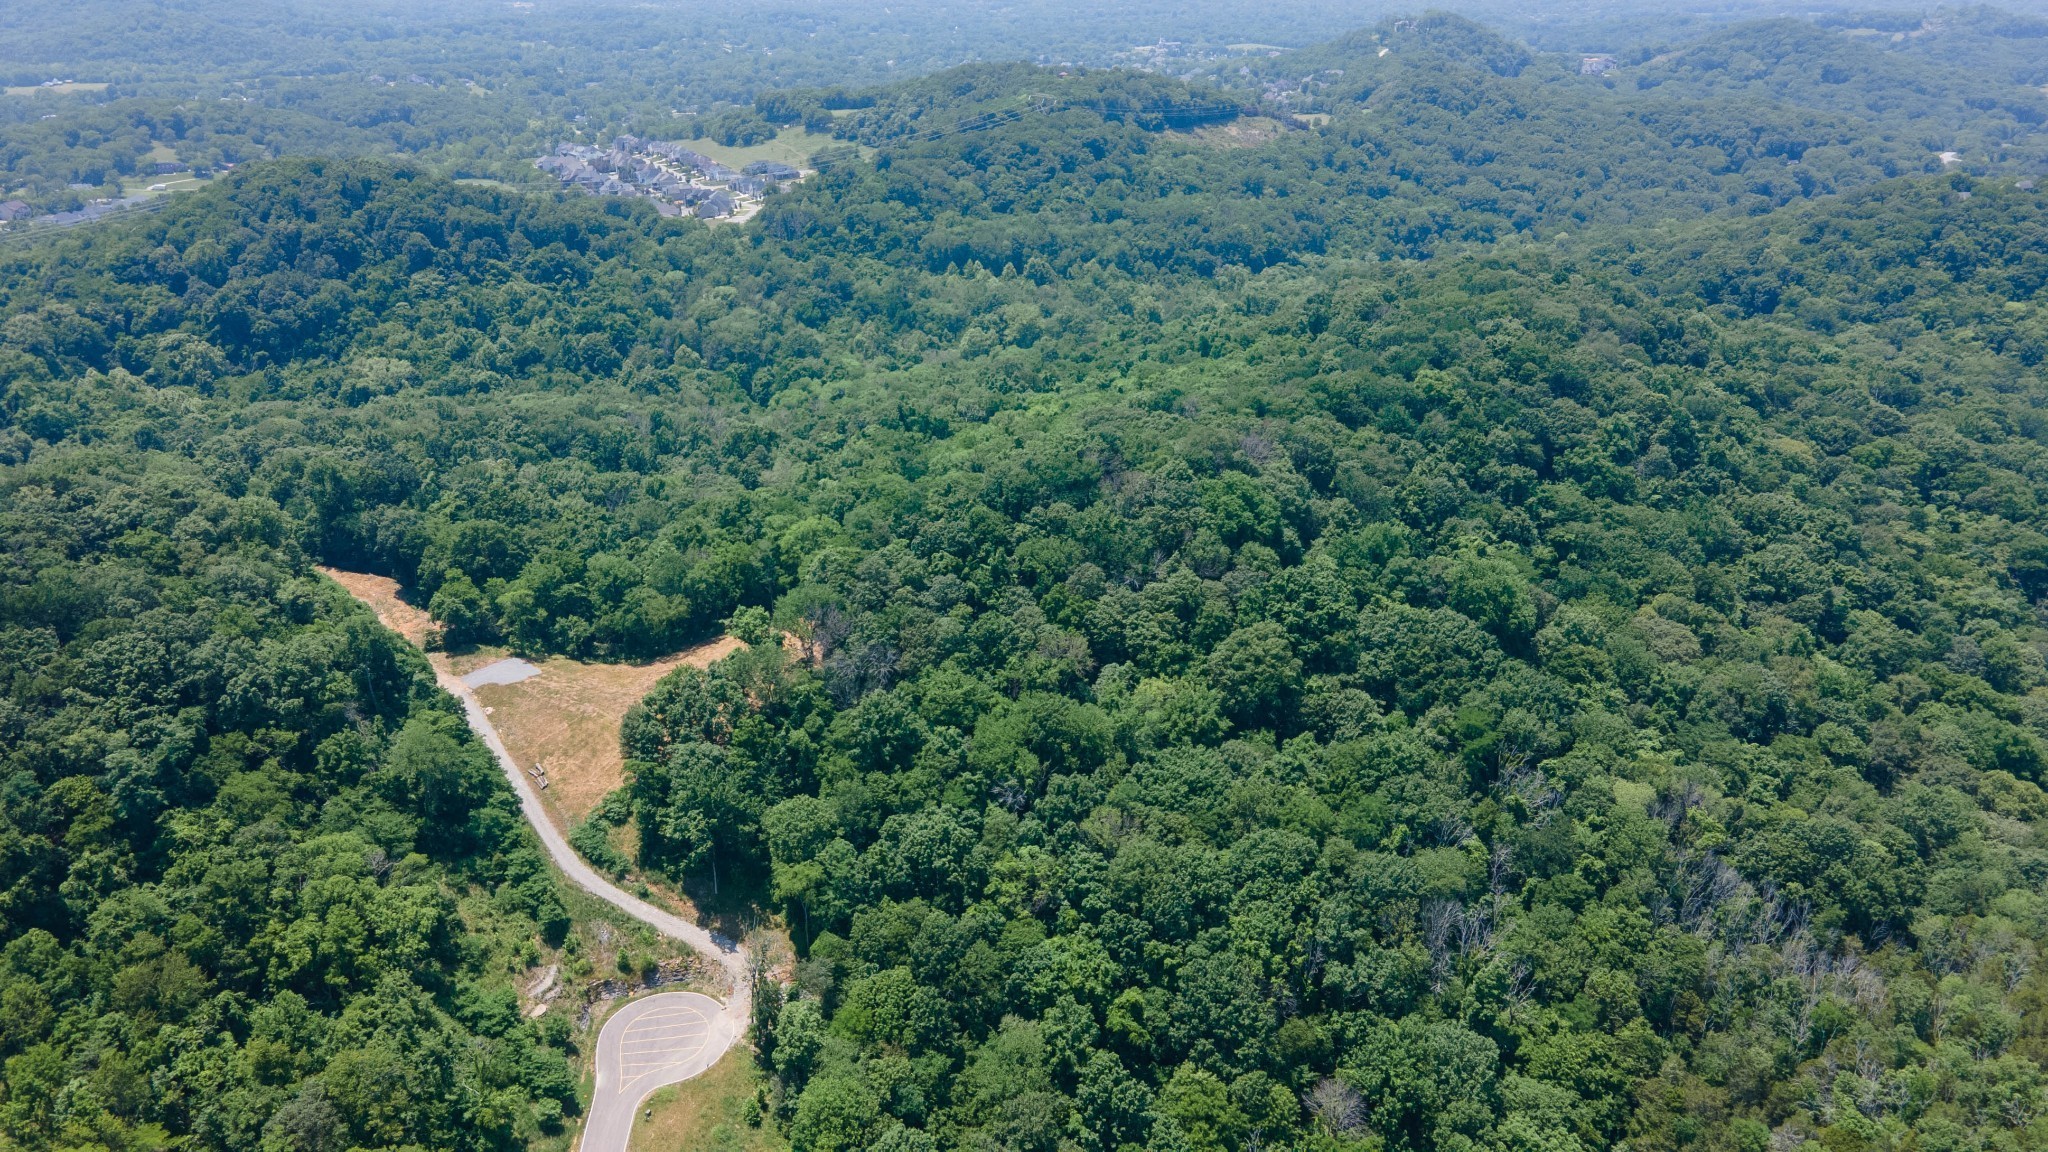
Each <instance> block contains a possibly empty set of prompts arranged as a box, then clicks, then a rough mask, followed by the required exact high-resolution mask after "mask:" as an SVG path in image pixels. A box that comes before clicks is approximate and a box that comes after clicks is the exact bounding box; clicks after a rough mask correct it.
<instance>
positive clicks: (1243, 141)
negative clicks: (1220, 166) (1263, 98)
mask: <svg viewBox="0 0 2048 1152" xmlns="http://www.w3.org/2000/svg"><path fill="white" fill-rule="evenodd" d="M1286 131H1287V126H1286V125H1284V124H1282V123H1280V121H1278V120H1275V119H1273V118H1272V117H1270V116H1240V117H1238V118H1237V119H1235V120H1232V121H1230V122H1229V123H1227V124H1205V125H1203V126H1202V127H1200V128H1197V129H1195V130H1194V131H1192V132H1189V133H1186V135H1187V136H1189V137H1191V138H1193V139H1194V140H1195V141H1196V142H1197V143H1201V144H1207V145H1208V146H1210V147H1212V148H1257V147H1259V146H1261V145H1264V144H1270V143H1272V142H1273V141H1275V140H1278V139H1279V138H1280V136H1281V134H1282V133H1284V132H1286Z"/></svg>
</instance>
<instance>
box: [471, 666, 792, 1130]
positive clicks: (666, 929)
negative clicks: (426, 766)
mask: <svg viewBox="0 0 2048 1152" xmlns="http://www.w3.org/2000/svg"><path fill="white" fill-rule="evenodd" d="M434 675H435V677H436V678H437V679H438V680H439V681H440V684H441V687H442V689H443V690H444V691H446V692H447V693H448V694H449V695H450V696H453V697H455V698H456V699H457V700H460V701H462V710H463V712H464V713H465V714H466V715H467V716H468V717H469V726H470V728H472V729H474V730H475V732H476V734H477V736H478V737H480V738H481V739H482V740H483V742H484V746H485V747H486V748H489V749H490V750H491V755H493V756H495V757H497V760H498V767H499V768H500V769H502V770H503V771H504V773H505V779H506V780H508V781H510V782H511V784H512V790H513V791H514V792H516V793H518V795H519V810H520V811H521V812H523V813H524V814H525V815H526V822H527V823H528V824H530V825H532V826H533V832H534V835H536V836H539V837H540V842H541V843H542V844H543V845H545V846H546V847H547V850H548V856H549V857H550V858H551V859H553V860H554V862H555V867H557V868H560V869H561V870H562V873H563V874H564V875H566V876H568V877H569V879H571V880H573V881H575V883H576V886H577V887H579V888H581V889H583V890H584V891H585V892H588V893H590V894H591V895H592V896H595V897H597V898H598V899H599V900H602V901H604V902H605V903H607V904H610V905H611V906H612V907H614V908H617V909H618V910H619V911H621V912H624V913H625V914H626V915H628V916H631V917H632V918H633V919H635V920H638V921H640V922H641V923H642V924H645V925H647V926H648V927H649V928H652V929H654V930H655V931H656V932H659V933H661V934H662V935H664V936H669V937H672V938H674V939H677V940H681V941H682V942H683V943H685V944H688V945H689V946H690V947H691V948H693V949H695V950H696V951H697V953H698V954H699V955H702V956H707V957H709V958H711V959H712V960H715V961H717V963H718V965H719V967H721V968H723V969H724V970H725V977H726V982H727V984H728V985H729V986H730V988H731V992H730V993H729V994H728V995H727V996H726V999H725V1003H723V1004H720V1003H719V1002H718V1001H716V1000H713V999H712V998H711V997H709V996H701V995H698V994H697V993H695V992H663V993H659V994H657V995H654V996H648V997H645V998H643V999H640V1000H635V1001H633V1002H632V1003H630V1004H627V1005H626V1006H625V1007H624V1008H621V1009H619V1011H617V1012H616V1013H614V1014H613V1015H612V1018H611V1019H610V1020H608V1021H606V1022H605V1026H604V1028H603V1029H602V1030H601V1031H600V1032H599V1033H598V1038H597V1090H596V1092H595V1093H594V1094H593V1096H592V1098H591V1101H590V1115H589V1118H588V1119H587V1120H586V1121H585V1123H584V1125H583V1139H582V1141H581V1143H579V1144H578V1145H577V1147H578V1149H579V1152H626V1142H627V1140H628V1139H629V1138H630V1137H631V1136H632V1134H633V1111H634V1109H636V1108H638V1107H639V1106H640V1102H641V1101H643V1100H645V1099H647V1096H648V1094H649V1093H651V1092H653V1091H654V1090H655V1089H656V1088H659V1087H661V1086H663V1085H665V1084H674V1083H676V1082H677V1081H680V1080H688V1079H690V1078H691V1077H692V1076H696V1075H698V1074H699V1073H701V1072H703V1071H704V1070H705V1069H707V1068H709V1067H711V1066H712V1065H713V1064H716V1063H718V1058H719V1057H721V1056H723V1055H725V1053H726V1050H727V1049H729V1048H731V1047H732V1046H733V1045H734V1044H737V1043H739V1041H740V1038H741V1037H743V1036H745V1035H746V1033H747V1021H748V1017H749V1016H750V1015H751V1013H752V1011H753V993H754V988H753V977H752V974H751V973H750V972H749V971H748V970H747V950H746V948H745V947H744V946H742V945H741V944H740V943H739V942H738V941H736V940H729V939H726V938H725V937H723V936H718V935H714V934H713V933H711V932H709V931H706V930H705V929H704V928H702V927H699V926H698V925H695V924H692V923H690V922H689V921H688V920H685V919H683V918H682V917H680V916H677V915H676V914H674V913H672V912H666V911H663V910H662V909H660V908H656V907H655V906H654V905H652V904H649V903H648V902H647V901H645V900H642V899H639V898H638V897H636V896H633V895H630V894H628V893H626V892H623V891H621V890H620V889H619V888H617V887H616V886H614V885H613V884H612V883H611V882H610V881H608V880H606V879H605V878H604V877H603V876H602V875H600V874H599V873H598V871H597V870H596V869H595V868H592V867H591V866H590V865H589V864H587V863H585V862H584V859H583V857H581V856H579V855H577V854H576V850H575V849H574V848H571V847H569V841H568V840H567V839H566V838H565V837H564V836H563V835H562V833H561V830H560V829H558V828H556V827H555V823H554V821H553V820H550V819H548V814H547V809H545V808H543V807H541V803H540V793H539V792H538V791H537V790H536V789H535V788H534V786H533V782H532V781H530V780H528V779H527V778H526V774H525V773H524V772H521V771H520V770H519V765H518V764H517V763H515V762H514V761H513V759H512V754H511V753H510V752H507V751H506V750H505V742H504V741H503V740H501V739H499V738H498V730H497V729H496V728H495V727H493V726H492V724H491V719H490V717H489V716H488V715H486V714H485V712H484V706H483V705H482V704H481V703H479V702H478V700H477V698H476V693H475V692H473V691H471V690H470V687H469V685H467V684H465V683H463V682H462V678H461V677H459V676H456V675H455V674H454V673H452V672H450V671H448V670H447V669H446V668H443V667H440V666H439V664H438V662H437V663H436V665H435V668H434Z"/></svg>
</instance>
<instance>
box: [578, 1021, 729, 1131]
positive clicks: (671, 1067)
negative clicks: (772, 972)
mask: <svg viewBox="0 0 2048 1152" xmlns="http://www.w3.org/2000/svg"><path fill="white" fill-rule="evenodd" d="M724 1012H725V1005H723V1004H720V1003H719V1002H718V1001H716V1000H713V999H712V998H711V997H709V996H699V995H698V994H697V993H695V992H657V993H655V994H654V995H652V996H646V997H643V998H641V999H639V1000H635V1001H633V1002H632V1003H630V1004H627V1005H626V1006H625V1007H623V1008H621V1009H619V1010H618V1011H617V1012H615V1013H613V1014H612V1018H611V1019H610V1020H607V1021H605V1025H604V1029H603V1030H602V1031H600V1032H599V1033H598V1034H597V1092H596V1093H595V1094H594V1095H593V1096H592V1097H591V1102H590V1122H589V1123H588V1124H586V1125H584V1127H583V1148H584V1149H585V1150H586V1152H595V1150H597V1149H623V1148H624V1147H625V1146H626V1141H627V1139H628V1138H629V1137H631V1136H632V1134H633V1114H634V1113H635V1112H636V1111H637V1110H638V1109H639V1107H640V1102H641V1101H643V1100H645V1099H647V1095H648V1093H650V1092H653V1091H654V1090H655V1089H656V1088H659V1087H661V1086H662V1085H664V1084H674V1083H675V1082H676V1081H678V1080H688V1079H689V1078H690V1077H692V1076H695V1075H697V1074H698V1073H700V1072H702V1071H704V1070H705V1069H706V1068H709V1067H711V1065H712V1064H714V1063H716V1062H717V1061H718V1058H719V1057H720V1056H722V1055H724V1054H725V1050H726V1048H727V1047H729V1046H730V1045H729V1042H727V1043H718V1042H717V1035H716V1033H717V1027H718V1019H719V1017H720V1016H722V1015H723V1014H724Z"/></svg>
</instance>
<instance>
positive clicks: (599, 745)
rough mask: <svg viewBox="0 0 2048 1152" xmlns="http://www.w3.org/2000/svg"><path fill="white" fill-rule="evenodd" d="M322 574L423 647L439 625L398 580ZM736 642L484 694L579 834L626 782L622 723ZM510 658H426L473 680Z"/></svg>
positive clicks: (554, 662) (572, 671)
mask: <svg viewBox="0 0 2048 1152" xmlns="http://www.w3.org/2000/svg"><path fill="white" fill-rule="evenodd" d="M320 571H321V572H322V573H323V574H324V575H326V576H327V577H328V578H329V579H331V580H333V581H334V582H335V583H337V584H340V585H341V586H342V587H343V588H345V589H347V590H348V593H349V595H351V596H354V597H355V598H356V599H357V600H360V601H362V602H363V603H364V604H367V605H369V606H370V609H371V610H372V611H374V612H376V614H377V618H378V619H379V620H382V621H383V622H384V626H385V627H387V628H390V629H391V630H392V631H394V632H397V633H398V634H399V635H401V636H403V637H405V638H406V639H407V640H408V641H410V642H412V643H413V644H416V645H419V646H421V647H425V646H426V639H427V636H428V634H429V633H430V632H431V630H432V629H433V620H432V619H431V618H429V617H428V615H427V613H426V612H425V611H424V610H423V609H421V608H420V607H419V606H418V605H416V604H414V603H412V602H411V601H410V600H408V599H406V597H405V592H404V589H402V588H400V587H399V585H398V582H397V581H395V580H392V579H390V578H389V577H385V576H372V575H369V574H368V573H363V572H343V571H340V570H339V569H334V568H322V569H320ZM739 648H740V642H739V641H738V640H735V639H733V638H732V637H730V636H725V637H720V638H719V639H717V640H714V641H712V642H711V643H709V644H704V645H700V646H699V647H696V648H692V649H690V650H689V651H687V652H679V653H677V654H675V655H673V656H669V657H665V658H663V659H660V660H656V661H653V662H651V663H647V664H597V663H590V662H586V661H582V660H569V659H565V658H563V657H560V656H553V657H549V658H548V659H546V660H541V661H538V662H536V665H535V666H536V667H538V668H539V669H540V675H538V676H535V677H532V678H531V679H527V680H522V681H520V682H519V683H517V684H486V685H484V686H483V687H481V688H478V689H477V690H476V696H477V699H478V700H479V701H481V702H482V703H483V705H484V707H485V708H487V709H489V710H490V715H491V723H492V725H493V726H494V727H496V728H497V730H498V735H499V736H500V737H502V738H503V739H504V741H505V750H506V751H508V752H510V753H512V758H513V759H514V760H516V761H517V762H518V763H519V765H520V767H522V768H525V767H531V766H533V765H536V764H537V765H540V766H541V767H542V768H544V769H545V770H546V772H547V778H548V787H547V788H546V789H545V790H544V791H542V793H541V800H542V801H543V802H544V803H545V805H546V806H547V809H548V815H550V816H552V817H553V818H554V821H555V823H556V825H558V826H559V827H561V828H562V829H563V830H564V831H567V830H568V829H570V828H574V827H575V826H576V825H577V824H578V823H580V822H581V821H582V820H583V818H584V817H586V816H588V815H590V810H591V809H592V808H595V807H597V805H598V802H599V801H601V800H603V799H604V797H605V794H606V793H608V792H610V791H611V790H612V789H614V788H617V787H618V786H619V785H620V784H622V783H624V782H625V776H626V761H625V758H624V757H623V756H621V755H620V754H619V724H620V722H621V721H622V720H624V719H625V717H626V710H627V709H629V708H631V707H632V706H633V705H635V704H637V703H639V702H640V698H641V697H643V696H645V695H647V691H648V689H650V688H652V687H654V683H655V681H657V680H660V679H661V678H662V677H663V676H666V675H668V674H669V673H670V672H672V671H674V670H675V669H677V668H679V667H681V666H683V665H685V664H687V665H690V666H691V667H693V668H705V667H709V666H710V665H711V664H712V663H713V662H715V661H717V660H720V659H723V658H724V657H726V656H729V655H731V654H732V653H734V652H736V651H738V650H739ZM504 656H505V650H504V649H502V648H479V649H476V650H474V651H469V652H461V653H454V654H450V653H445V652H435V653H431V654H430V655H429V656H428V659H430V660H432V661H433V663H434V666H435V667H437V668H441V669H445V670H447V671H451V672H453V673H455V674H456V675H458V676H461V675H466V674H468V673H470V672H473V671H475V670H476V669H478V668H481V667H483V666H484V665H486V664H490V663H492V662H494V661H496V660H499V659H502V658H503V657H504Z"/></svg>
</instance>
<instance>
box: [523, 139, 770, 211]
mask: <svg viewBox="0 0 2048 1152" xmlns="http://www.w3.org/2000/svg"><path fill="white" fill-rule="evenodd" d="M534 166H535V167H537V168H539V169H540V170H541V171H543V172H547V173H549V174H550V175H552V176H554V177H555V178H556V179H558V180H560V181H561V182H562V183H563V184H566V185H569V186H570V187H573V188H578V189H580V190H582V191H584V192H586V193H588V194H590V195H593V196H638V197H642V198H644V199H647V200H651V201H653V203H654V208H655V211H657V212H659V213H661V214H662V215H663V216H695V217H698V218H699V219H706V220H711V219H721V218H726V217H741V218H744V217H746V216H749V215H751V214H752V213H753V211H754V209H756V208H758V207H759V206H760V203H761V199H762V197H764V196H766V195H767V194H768V193H770V192H772V191H774V190H776V189H778V188H781V187H783V186H784V185H786V184H788V183H789V182H791V181H794V180H799V179H802V178H803V175H804V173H803V171H802V170H801V169H799V168H796V167H795V166H793V165H789V164H784V163H780V162H778V161H773V160H756V161H754V162H753V163H750V164H747V165H746V166H745V167H743V168H739V169H734V168H732V167H730V166H728V165H726V164H723V163H721V162H719V161H718V160H715V159H713V158H711V157H709V156H706V155H704V154H703V153H702V152H698V151H695V150H693V149H691V148H689V147H687V146H685V145H683V144H681V143H677V142H675V141H668V140H642V139H640V138H639V137H637V136H625V135H621V136H618V137H615V138H613V140H612V146H611V147H610V148H609V149H602V148H596V147H592V146H591V145H588V144H563V145H561V146H559V147H557V148H556V149H555V150H554V152H553V153H552V154H551V155H547V156H543V157H541V158H540V159H539V160H536V161H534Z"/></svg>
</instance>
